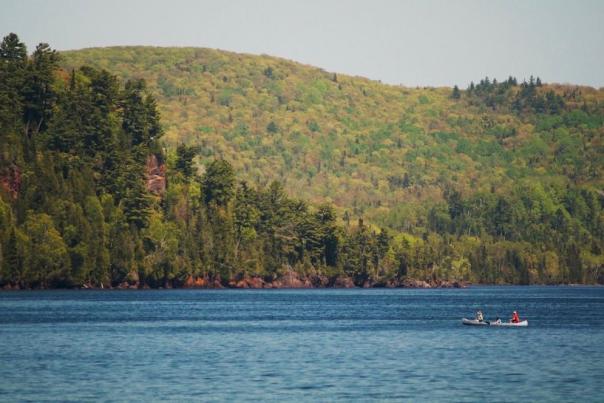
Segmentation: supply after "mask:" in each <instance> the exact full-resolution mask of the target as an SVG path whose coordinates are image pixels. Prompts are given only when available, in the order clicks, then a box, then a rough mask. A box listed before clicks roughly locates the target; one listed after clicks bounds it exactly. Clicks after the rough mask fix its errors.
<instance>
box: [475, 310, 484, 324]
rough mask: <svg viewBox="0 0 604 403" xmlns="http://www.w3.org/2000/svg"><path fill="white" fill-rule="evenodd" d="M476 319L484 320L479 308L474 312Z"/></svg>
mask: <svg viewBox="0 0 604 403" xmlns="http://www.w3.org/2000/svg"><path fill="white" fill-rule="evenodd" d="M476 320H477V321H479V322H483V321H484V316H482V311H481V310H480V309H479V310H478V311H477V312H476Z"/></svg>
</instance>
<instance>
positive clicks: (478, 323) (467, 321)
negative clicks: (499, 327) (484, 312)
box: [461, 318, 489, 326]
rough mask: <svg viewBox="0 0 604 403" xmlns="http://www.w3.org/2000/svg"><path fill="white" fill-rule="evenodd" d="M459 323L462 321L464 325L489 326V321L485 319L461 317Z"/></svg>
mask: <svg viewBox="0 0 604 403" xmlns="http://www.w3.org/2000/svg"><path fill="white" fill-rule="evenodd" d="M461 323H463V324H464V325H468V326H489V322H486V321H484V320H483V321H480V320H477V319H466V318H463V319H462V320H461Z"/></svg>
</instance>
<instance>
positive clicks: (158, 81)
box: [62, 47, 604, 231]
mask: <svg viewBox="0 0 604 403" xmlns="http://www.w3.org/2000/svg"><path fill="white" fill-rule="evenodd" d="M62 56H63V63H64V66H65V67H66V68H67V69H71V68H77V67H79V66H81V65H85V64H86V65H92V66H95V67H100V68H105V69H107V70H109V71H111V72H112V73H114V74H118V75H120V76H121V77H123V78H126V79H129V78H135V77H137V78H138V77H140V78H145V79H146V80H147V83H148V85H149V87H150V88H151V89H152V91H153V92H154V94H155V95H156V96H157V99H158V102H159V107H160V110H161V113H162V119H163V123H164V126H165V136H164V140H165V141H166V142H167V144H168V146H169V147H171V148H172V147H175V145H176V144H178V143H180V142H185V143H188V144H194V145H200V146H201V147H202V156H201V157H200V160H199V163H200V166H201V169H203V166H204V165H206V164H207V163H208V162H210V161H211V160H212V159H213V158H214V157H221V158H225V159H227V160H229V161H230V162H231V163H232V164H233V166H234V168H235V170H236V171H237V172H239V176H241V177H243V178H245V179H247V180H251V181H256V182H258V183H260V184H261V185H262V184H267V183H269V182H270V181H271V180H274V179H277V180H280V181H282V182H284V184H285V188H286V190H287V191H288V193H289V194H291V195H292V196H295V197H299V198H303V199H306V200H309V201H311V202H313V203H321V202H329V201H331V202H333V203H334V204H335V205H336V206H337V207H338V209H339V210H340V216H341V215H342V214H343V212H344V210H348V211H349V212H350V215H351V217H353V218H354V217H357V216H364V217H365V218H368V219H369V221H370V222H373V223H376V224H378V225H386V226H389V227H392V228H395V229H398V230H404V231H409V230H410V228H418V227H419V228H422V227H423V226H425V223H424V222H422V220H421V219H420V218H419V217H422V216H425V213H426V206H427V205H432V204H434V203H436V202H439V201H441V200H443V193H442V191H443V189H444V188H445V187H447V186H453V187H454V188H456V189H458V190H460V191H461V192H462V194H464V195H465V196H467V195H469V194H472V193H474V192H476V191H491V190H494V191H495V192H497V193H499V194H505V193H506V192H507V191H508V190H509V188H510V186H512V185H513V183H514V182H515V181H517V180H518V179H521V178H532V179H534V180H535V181H540V182H552V181H554V182H556V181H558V182H562V183H565V182H567V181H570V180H572V181H574V182H575V184H576V183H591V184H592V185H597V184H602V176H601V174H602V160H601V147H602V143H601V141H602V126H601V125H600V126H599V127H598V126H597V125H596V127H588V126H589V125H587V126H585V125H583V126H581V124H577V125H574V126H573V125H570V127H558V128H555V126H556V123H555V122H552V119H554V120H555V118H556V117H555V116H554V117H551V116H537V115H535V114H532V115H530V114H529V115H527V114H518V113H514V112H513V111H512V110H511V109H510V108H496V107H495V108H493V107H489V106H487V105H485V103H483V102H477V101H476V100H472V99H470V98H469V97H468V95H467V93H466V92H465V91H462V96H461V99H460V100H456V99H453V98H452V97H451V89H450V88H404V87H400V86H392V85H384V84H381V83H380V82H377V81H371V80H368V79H364V78H360V77H350V76H345V75H340V74H334V73H328V72H326V71H323V70H321V69H318V68H314V67H310V66H306V65H302V64H299V63H294V62H291V61H288V60H284V59H279V58H275V57H269V56H264V55H263V56H254V55H246V54H237V53H230V52H225V51H219V50H212V49H201V48H154V47H114V48H95V49H85V50H79V51H70V52H63V53H62ZM549 90H553V91H554V92H555V93H556V94H560V95H564V99H565V101H566V102H567V105H568V106H569V107H576V108H578V107H579V106H580V104H581V103H584V104H585V105H586V106H587V107H590V108H598V107H597V106H594V105H597V103H598V102H600V103H601V102H602V101H604V91H602V90H595V89H591V88H585V87H582V88H575V87H569V86H557V85H544V86H542V87H539V88H538V91H539V92H540V93H545V92H546V91H549ZM518 91H519V87H514V88H512V92H511V93H512V94H513V93H517V92H518ZM599 108H600V111H601V106H600V107H599ZM578 118H579V119H580V118H581V116H579V117H578ZM567 126H568V125H567Z"/></svg>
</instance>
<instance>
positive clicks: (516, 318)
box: [512, 311, 520, 323]
mask: <svg viewBox="0 0 604 403" xmlns="http://www.w3.org/2000/svg"><path fill="white" fill-rule="evenodd" d="M519 322H520V317H519V316H518V312H516V311H514V313H512V323H519Z"/></svg>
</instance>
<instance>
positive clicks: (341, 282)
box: [331, 276, 355, 288]
mask: <svg viewBox="0 0 604 403" xmlns="http://www.w3.org/2000/svg"><path fill="white" fill-rule="evenodd" d="M331 286H332V287H334V288H354V287H355V285H354V281H352V279H351V278H350V277H343V276H338V277H336V278H334V279H333V282H332V285H331Z"/></svg>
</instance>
